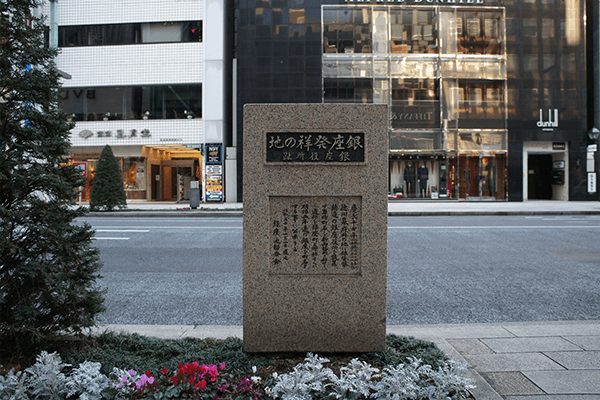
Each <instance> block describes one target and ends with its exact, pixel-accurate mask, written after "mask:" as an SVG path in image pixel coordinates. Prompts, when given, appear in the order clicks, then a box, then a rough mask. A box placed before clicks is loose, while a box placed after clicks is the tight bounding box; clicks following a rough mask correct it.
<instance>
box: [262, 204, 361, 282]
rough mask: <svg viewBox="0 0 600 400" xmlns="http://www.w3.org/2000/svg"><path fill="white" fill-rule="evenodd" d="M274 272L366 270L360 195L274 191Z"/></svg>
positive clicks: (271, 234) (353, 271) (353, 273)
mask: <svg viewBox="0 0 600 400" xmlns="http://www.w3.org/2000/svg"><path fill="white" fill-rule="evenodd" d="M269 203H270V205H269V208H270V210H269V211H270V219H269V221H270V222H269V223H270V236H271V239H270V250H269V251H270V273H271V274H275V275H280V274H284V275H314V274H319V275H322V274H331V275H355V274H359V273H360V247H361V246H360V243H361V240H360V232H361V228H360V227H361V215H362V209H361V198H360V197H270V199H269Z"/></svg>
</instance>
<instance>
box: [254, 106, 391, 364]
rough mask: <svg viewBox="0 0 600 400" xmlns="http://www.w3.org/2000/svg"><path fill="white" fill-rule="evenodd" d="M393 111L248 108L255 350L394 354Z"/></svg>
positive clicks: (340, 107)
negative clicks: (390, 258) (389, 317)
mask: <svg viewBox="0 0 600 400" xmlns="http://www.w3.org/2000/svg"><path fill="white" fill-rule="evenodd" d="M388 119H389V118H388V107H387V105H383V104H371V105H366V104H260V105H259V104H257V105H246V107H245V108H244V160H243V162H244V182H243V184H244V234H243V237H244V245H243V262H244V277H243V282H244V284H243V286H244V350H245V351H248V352H307V351H313V352H316V351H320V352H323V351H326V352H369V351H381V350H383V349H384V348H385V330H386V324H385V318H386V313H387V311H386V293H387V288H386V277H387V228H386V227H387V180H388V175H387V167H388V146H389V138H388Z"/></svg>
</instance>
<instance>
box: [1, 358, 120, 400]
mask: <svg viewBox="0 0 600 400" xmlns="http://www.w3.org/2000/svg"><path fill="white" fill-rule="evenodd" d="M68 367H70V365H69V364H64V363H63V362H62V360H61V358H60V356H59V355H58V354H57V353H52V354H49V353H48V352H45V351H43V352H41V353H40V355H39V356H37V357H36V363H35V364H34V365H32V366H31V367H29V368H27V369H25V371H24V372H23V371H17V372H14V371H13V370H11V371H10V372H9V373H8V374H7V375H6V376H2V375H0V399H3V400H5V399H6V400H64V399H66V398H69V399H79V400H100V399H102V395H101V392H102V390H104V389H106V388H107V387H108V386H109V385H110V381H109V379H108V378H107V377H106V376H105V375H103V374H101V373H100V367H101V366H100V364H99V363H93V362H88V361H86V362H84V363H83V364H79V367H78V368H75V369H73V370H72V371H71V373H70V374H69V375H68V376H67V375H65V373H64V372H63V371H64V370H65V369H66V368H68Z"/></svg>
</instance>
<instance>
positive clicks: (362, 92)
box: [324, 78, 373, 103]
mask: <svg viewBox="0 0 600 400" xmlns="http://www.w3.org/2000/svg"><path fill="white" fill-rule="evenodd" d="M324 86H325V91H324V100H325V102H326V103H372V102H373V81H372V80H371V79H364V78H356V79H351V78H326V79H324Z"/></svg>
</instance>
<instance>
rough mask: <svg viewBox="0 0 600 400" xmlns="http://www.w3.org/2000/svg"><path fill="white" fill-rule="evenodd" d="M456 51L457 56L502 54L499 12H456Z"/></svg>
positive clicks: (500, 15)
mask: <svg viewBox="0 0 600 400" xmlns="http://www.w3.org/2000/svg"><path fill="white" fill-rule="evenodd" d="M456 15H457V18H456V36H457V43H456V51H457V53H459V54H490V55H496V54H502V46H503V36H504V35H503V32H502V30H501V28H502V26H503V22H502V12H501V11H486V12H482V11H457V12H456Z"/></svg>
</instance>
